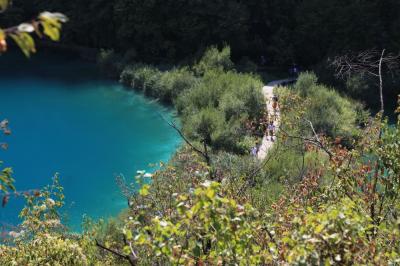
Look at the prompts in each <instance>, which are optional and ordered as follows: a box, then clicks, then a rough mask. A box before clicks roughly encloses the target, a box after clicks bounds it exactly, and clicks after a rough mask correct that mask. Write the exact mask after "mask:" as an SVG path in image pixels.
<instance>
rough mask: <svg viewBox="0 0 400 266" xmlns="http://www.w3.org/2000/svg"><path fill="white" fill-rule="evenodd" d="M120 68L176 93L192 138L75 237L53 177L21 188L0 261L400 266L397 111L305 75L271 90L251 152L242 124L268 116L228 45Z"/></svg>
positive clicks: (149, 86)
mask: <svg viewBox="0 0 400 266" xmlns="http://www.w3.org/2000/svg"><path fill="white" fill-rule="evenodd" d="M108 56H109V55H108ZM106 62H109V61H107V60H106ZM120 79H121V82H123V83H124V84H126V85H128V86H130V87H133V88H135V89H138V90H141V91H143V93H145V94H146V95H148V96H151V97H155V98H158V99H160V100H162V101H164V102H167V103H170V104H173V105H174V106H175V107H176V109H177V112H178V114H179V116H180V118H181V121H182V132H183V134H184V135H185V136H186V138H187V140H188V141H189V142H190V144H191V145H182V147H181V148H180V149H179V150H178V151H177V152H176V154H175V155H174V157H173V158H172V159H171V160H170V161H169V162H168V163H167V164H161V165H160V168H159V170H157V171H155V172H154V173H153V174H152V175H149V174H145V173H143V172H141V171H139V172H138V173H137V175H136V176H135V177H134V178H129V179H127V180H123V179H121V178H120V179H118V180H119V181H118V184H119V185H120V187H121V188H122V189H123V188H126V187H127V186H129V187H139V189H138V190H137V191H136V192H134V193H133V192H129V191H130V190H125V191H128V192H129V193H125V196H126V197H127V201H128V203H129V207H127V208H126V209H125V210H124V211H123V212H122V213H121V214H120V215H119V216H118V217H115V218H113V219H111V220H110V221H108V222H104V221H92V220H90V219H89V218H85V219H84V222H83V224H84V226H83V228H84V230H83V232H82V233H79V234H77V233H71V232H69V231H68V230H67V228H65V227H64V226H63V221H62V219H61V216H60V215H59V208H60V207H62V206H63V199H64V196H63V193H62V187H61V186H60V185H59V183H58V179H57V178H55V179H54V184H53V185H52V186H49V187H46V188H44V189H42V190H41V191H38V192H37V193H35V195H27V196H26V200H27V204H26V207H25V208H24V209H23V210H22V212H21V219H22V223H21V225H20V226H19V227H17V228H15V229H14V230H13V231H12V232H9V233H8V234H7V236H6V237H5V238H4V240H3V242H2V244H0V265H397V264H399V263H400V227H399V225H400V220H399V217H400V204H399V202H398V198H399V196H400V179H399V176H400V149H399V147H400V120H397V121H398V122H397V123H396V124H395V125H392V126H389V125H388V124H387V121H386V120H385V119H383V118H382V117H381V114H378V115H377V116H376V117H369V116H368V113H367V112H365V111H364V110H363V108H362V106H361V105H360V104H359V103H356V102H354V101H352V100H349V99H348V98H345V97H342V96H341V95H340V94H338V93H337V92H335V91H334V90H333V89H331V88H329V87H326V86H324V85H322V84H319V83H318V81H317V77H316V76H315V74H313V73H303V74H302V75H300V77H299V80H298V81H297V83H296V84H295V85H294V86H292V87H279V88H276V89H275V94H277V95H278V96H279V103H280V112H281V116H280V118H281V125H280V128H279V131H278V133H277V139H276V141H275V144H274V146H273V148H272V149H271V150H270V151H269V152H268V154H267V158H266V159H265V160H264V161H260V160H258V159H256V158H254V157H253V156H250V155H249V154H248V151H249V148H250V147H252V146H253V145H255V142H256V141H257V140H258V141H259V140H260V137H259V136H258V135H257V132H256V131H257V130H256V129H251V128H250V129H249V128H248V127H247V124H249V123H251V122H253V123H256V124H257V123H258V119H260V118H261V116H262V114H263V113H264V110H265V101H264V99H263V95H262V94H261V87H262V82H261V81H260V79H259V78H258V77H256V76H254V75H253V74H245V73H238V72H236V71H235V70H234V66H233V65H232V64H231V61H230V55H229V49H228V48H224V49H223V50H222V51H220V50H217V49H216V48H211V49H210V50H209V51H208V52H206V54H205V56H204V57H203V58H202V59H201V60H200V61H198V62H197V63H196V64H195V65H194V66H191V67H179V68H172V69H169V70H161V69H158V68H156V67H154V66H150V65H145V64H130V65H128V66H125V67H124V68H123V71H122V73H121V75H120ZM399 104H400V101H399ZM397 111H398V112H400V108H399V109H398V110H397ZM366 116H367V117H368V120H367V121H365V120H364V118H365V117H366ZM361 125H362V126H361ZM193 147H195V148H193ZM199 151H201V152H199ZM204 153H207V154H208V156H209V160H207V158H206V157H205V156H204Z"/></svg>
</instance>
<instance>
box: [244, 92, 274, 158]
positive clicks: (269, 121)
mask: <svg viewBox="0 0 400 266" xmlns="http://www.w3.org/2000/svg"><path fill="white" fill-rule="evenodd" d="M272 109H273V113H272V114H268V113H267V112H266V113H265V114H264V116H263V117H262V118H261V120H260V121H259V126H260V128H261V131H262V132H263V135H266V137H267V140H270V141H274V140H275V138H276V137H275V131H276V126H275V124H274V122H275V121H276V119H277V116H278V111H279V103H278V97H277V96H276V95H274V96H273V97H272ZM260 146H261V144H260V143H259V142H258V141H257V143H256V145H255V146H254V147H253V148H252V149H251V151H250V153H251V155H253V156H257V154H258V151H259V149H260Z"/></svg>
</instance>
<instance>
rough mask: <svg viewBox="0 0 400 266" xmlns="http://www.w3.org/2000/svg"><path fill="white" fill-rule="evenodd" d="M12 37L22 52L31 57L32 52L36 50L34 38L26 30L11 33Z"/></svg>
mask: <svg viewBox="0 0 400 266" xmlns="http://www.w3.org/2000/svg"><path fill="white" fill-rule="evenodd" d="M10 37H11V38H12V39H13V40H14V41H15V42H16V43H17V44H18V46H19V48H21V50H22V52H23V53H24V54H25V55H26V56H27V57H29V56H30V55H31V53H35V52H36V48H35V42H34V40H33V38H32V37H31V36H30V35H29V34H28V33H26V32H18V33H13V34H10Z"/></svg>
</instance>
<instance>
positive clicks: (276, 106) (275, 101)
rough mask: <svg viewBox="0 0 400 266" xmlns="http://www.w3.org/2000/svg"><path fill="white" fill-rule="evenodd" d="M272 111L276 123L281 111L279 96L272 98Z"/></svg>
mask: <svg viewBox="0 0 400 266" xmlns="http://www.w3.org/2000/svg"><path fill="white" fill-rule="evenodd" d="M272 109H273V110H274V114H273V120H274V121H275V120H276V118H277V115H278V111H279V104H278V96H276V95H274V96H272Z"/></svg>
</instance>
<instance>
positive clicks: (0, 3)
mask: <svg viewBox="0 0 400 266" xmlns="http://www.w3.org/2000/svg"><path fill="white" fill-rule="evenodd" d="M7 7H8V0H0V11H4V10H6V9H7Z"/></svg>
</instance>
